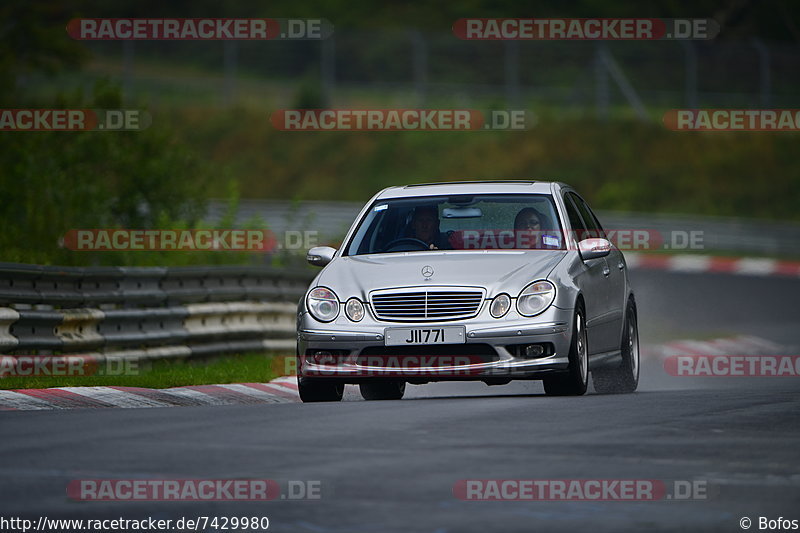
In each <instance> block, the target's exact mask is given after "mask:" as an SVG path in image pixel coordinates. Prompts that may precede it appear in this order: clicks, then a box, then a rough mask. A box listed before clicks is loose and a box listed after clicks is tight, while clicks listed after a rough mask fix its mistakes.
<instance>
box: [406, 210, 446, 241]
mask: <svg viewBox="0 0 800 533" xmlns="http://www.w3.org/2000/svg"><path fill="white" fill-rule="evenodd" d="M411 237H412V238H414V239H418V240H420V241H422V242H424V243H425V244H427V245H428V249H429V250H439V249H442V248H444V249H447V248H450V246H449V245H448V243H447V239H446V238H444V236H443V235H442V234H441V233H440V232H439V210H438V209H437V208H436V206H419V207H417V208H415V209H414V215H413V216H412V218H411Z"/></svg>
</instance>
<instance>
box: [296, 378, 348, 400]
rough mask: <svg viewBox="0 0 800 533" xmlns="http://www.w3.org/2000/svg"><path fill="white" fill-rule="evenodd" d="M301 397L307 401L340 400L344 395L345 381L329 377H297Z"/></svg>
mask: <svg viewBox="0 0 800 533" xmlns="http://www.w3.org/2000/svg"><path fill="white" fill-rule="evenodd" d="M297 388H298V390H299V392H300V399H301V400H302V401H303V402H305V403H308V402H339V401H341V400H342V396H344V383H337V382H336V381H331V380H327V379H309V378H301V377H298V378H297Z"/></svg>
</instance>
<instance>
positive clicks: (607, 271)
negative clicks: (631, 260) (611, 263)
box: [603, 266, 611, 277]
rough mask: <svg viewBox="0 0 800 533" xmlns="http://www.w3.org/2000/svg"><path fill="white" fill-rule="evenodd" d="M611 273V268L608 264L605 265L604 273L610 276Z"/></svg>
mask: <svg viewBox="0 0 800 533" xmlns="http://www.w3.org/2000/svg"><path fill="white" fill-rule="evenodd" d="M609 274H611V269H610V268H608V266H604V267H603V275H604V276H606V277H608V275H609Z"/></svg>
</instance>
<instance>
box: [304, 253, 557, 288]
mask: <svg viewBox="0 0 800 533" xmlns="http://www.w3.org/2000/svg"><path fill="white" fill-rule="evenodd" d="M564 254H566V252H565V251H563V250H535V251H468V252H453V251H447V252H408V253H393V254H376V255H361V256H346V257H337V258H336V259H334V260H333V261H332V262H331V263H330V264H329V265H328V266H327V267H326V268H325V270H324V271H323V272H322V273H321V275H320V277H319V278H318V279H317V283H318V284H319V285H324V286H326V287H329V288H331V289H333V291H334V292H336V293H337V295H338V296H339V297H340V298H342V299H347V298H349V297H351V296H358V297H360V298H362V299H366V298H367V297H368V294H369V292H370V291H373V290H376V289H384V288H392V287H409V286H423V285H456V286H477V287H485V288H486V289H487V295H489V296H491V295H494V294H499V293H501V292H508V293H509V294H511V295H512V296H516V294H517V293H518V292H519V291H521V290H522V289H523V288H524V287H525V285H527V284H528V283H530V282H532V281H535V280H537V279H542V278H545V277H547V275H548V274H549V273H550V271H551V270H552V269H553V267H554V266H556V264H558V262H559V261H560V260H561V259H562V258H563V257H564ZM425 267H427V268H430V269H432V270H433V273H432V274H431V275H429V276H424V275H423V274H422V271H423V268H425ZM427 268H426V271H427ZM426 277H427V278H429V279H426Z"/></svg>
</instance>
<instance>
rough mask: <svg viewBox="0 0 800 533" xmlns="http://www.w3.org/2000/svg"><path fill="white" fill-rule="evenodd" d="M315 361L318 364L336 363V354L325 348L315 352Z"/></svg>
mask: <svg viewBox="0 0 800 533" xmlns="http://www.w3.org/2000/svg"><path fill="white" fill-rule="evenodd" d="M314 362H315V363H316V364H318V365H335V364H336V356H334V355H333V354H332V353H331V352H326V351H324V350H321V351H318V352H314Z"/></svg>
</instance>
